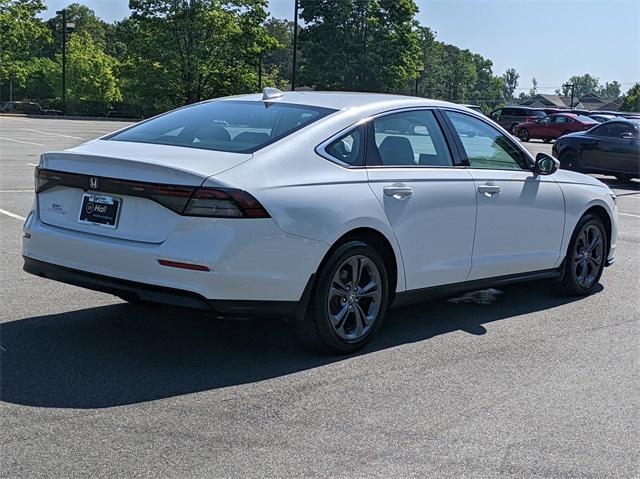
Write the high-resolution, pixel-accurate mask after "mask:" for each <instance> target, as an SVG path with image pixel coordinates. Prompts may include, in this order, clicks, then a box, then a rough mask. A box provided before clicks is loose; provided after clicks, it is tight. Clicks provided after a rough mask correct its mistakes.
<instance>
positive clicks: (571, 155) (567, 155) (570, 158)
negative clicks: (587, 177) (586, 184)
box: [559, 150, 578, 170]
mask: <svg viewBox="0 0 640 479" xmlns="http://www.w3.org/2000/svg"><path fill="white" fill-rule="evenodd" d="M559 160H560V168H562V169H563V170H577V169H578V155H576V152H575V151H572V150H566V151H563V152H562V154H561V155H560V158H559Z"/></svg>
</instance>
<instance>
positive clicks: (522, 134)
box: [518, 128, 529, 141]
mask: <svg viewBox="0 0 640 479" xmlns="http://www.w3.org/2000/svg"><path fill="white" fill-rule="evenodd" d="M518 138H520V141H529V130H527V129H526V128H520V131H519V132H518Z"/></svg>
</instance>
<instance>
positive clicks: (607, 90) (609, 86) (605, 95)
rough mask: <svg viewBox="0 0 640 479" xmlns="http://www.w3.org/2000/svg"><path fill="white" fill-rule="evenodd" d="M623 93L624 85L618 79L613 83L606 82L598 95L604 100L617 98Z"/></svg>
mask: <svg viewBox="0 0 640 479" xmlns="http://www.w3.org/2000/svg"><path fill="white" fill-rule="evenodd" d="M621 93H622V87H621V86H620V83H618V82H617V81H613V82H611V83H609V82H606V83H605V84H604V85H603V86H602V87H600V89H599V90H598V96H599V97H600V98H602V99H603V100H609V101H611V100H615V99H616V98H619V97H620V94H621Z"/></svg>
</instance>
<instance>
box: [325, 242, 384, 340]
mask: <svg viewBox="0 0 640 479" xmlns="http://www.w3.org/2000/svg"><path fill="white" fill-rule="evenodd" d="M329 288H330V289H329V295H328V300H327V311H328V313H329V322H330V324H331V328H332V329H333V331H334V332H335V334H336V335H338V337H340V338H341V339H342V340H344V341H347V342H354V341H358V340H360V339H362V338H363V337H364V336H365V335H366V334H367V333H368V332H369V330H370V329H371V327H372V326H373V325H374V323H375V321H376V318H377V316H378V314H379V312H380V304H381V302H382V282H381V280H380V271H379V270H378V267H377V266H376V264H375V263H374V262H373V260H371V259H370V258H369V257H367V256H365V255H361V254H358V255H354V256H350V257H348V258H347V259H345V260H344V261H343V262H342V263H341V264H340V266H339V267H338V268H337V270H336V272H335V273H334V275H333V278H332V280H331V285H330V287H329Z"/></svg>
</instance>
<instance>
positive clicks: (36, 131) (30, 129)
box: [23, 128, 84, 140]
mask: <svg viewBox="0 0 640 479" xmlns="http://www.w3.org/2000/svg"><path fill="white" fill-rule="evenodd" d="M23 130H24V131H33V132H35V133H41V134H43V135H52V136H61V137H63V138H71V139H73V140H84V138H80V137H79V136H71V135H63V134H61V133H49V132H48V131H42V130H34V129H32V128H23Z"/></svg>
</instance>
